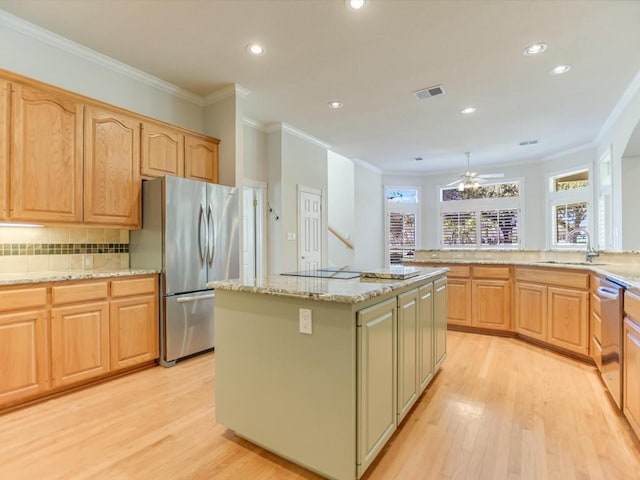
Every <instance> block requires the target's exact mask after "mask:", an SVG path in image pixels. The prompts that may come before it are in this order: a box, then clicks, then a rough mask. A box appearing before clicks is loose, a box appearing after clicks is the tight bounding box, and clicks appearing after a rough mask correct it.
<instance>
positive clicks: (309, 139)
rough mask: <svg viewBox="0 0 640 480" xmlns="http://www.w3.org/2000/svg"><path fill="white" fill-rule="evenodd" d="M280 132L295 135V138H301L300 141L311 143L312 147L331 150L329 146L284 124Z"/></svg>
mask: <svg viewBox="0 0 640 480" xmlns="http://www.w3.org/2000/svg"><path fill="white" fill-rule="evenodd" d="M282 131H283V132H287V133H290V134H291V135H295V136H296V137H298V138H301V139H302V140H306V141H307V142H309V143H313V144H314V145H317V146H318V147H320V148H324V149H325V150H330V149H331V145H329V144H328V143H325V142H323V141H322V140H320V139H318V138H316V137H314V136H312V135H309V134H308V133H306V132H303V131H302V130H298V129H297V128H294V127H292V126H291V125H287V124H286V123H282Z"/></svg>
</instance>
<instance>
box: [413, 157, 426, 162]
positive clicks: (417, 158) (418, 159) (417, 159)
mask: <svg viewBox="0 0 640 480" xmlns="http://www.w3.org/2000/svg"><path fill="white" fill-rule="evenodd" d="M414 160H415V161H416V162H421V161H422V160H424V159H423V158H422V157H414Z"/></svg>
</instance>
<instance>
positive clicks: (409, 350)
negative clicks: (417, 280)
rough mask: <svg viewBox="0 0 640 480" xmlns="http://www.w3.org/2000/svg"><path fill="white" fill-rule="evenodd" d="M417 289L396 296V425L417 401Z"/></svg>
mask: <svg viewBox="0 0 640 480" xmlns="http://www.w3.org/2000/svg"><path fill="white" fill-rule="evenodd" d="M418 324H419V319H418V289H415V290H411V291H409V292H407V293H403V294H401V295H398V425H399V424H400V422H402V420H403V419H404V417H405V415H406V414H407V413H408V412H409V410H410V409H411V407H412V406H413V404H414V403H415V401H416V400H417V399H418V394H419V392H418V361H417V360H418Z"/></svg>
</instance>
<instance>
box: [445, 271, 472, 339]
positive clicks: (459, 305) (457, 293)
mask: <svg viewBox="0 0 640 480" xmlns="http://www.w3.org/2000/svg"><path fill="white" fill-rule="evenodd" d="M448 282H449V287H448V296H449V302H448V303H449V308H448V309H447V322H448V323H449V324H451V325H462V326H466V327H470V326H471V280H470V279H468V278H466V279H465V278H451V277H450V278H449V279H448Z"/></svg>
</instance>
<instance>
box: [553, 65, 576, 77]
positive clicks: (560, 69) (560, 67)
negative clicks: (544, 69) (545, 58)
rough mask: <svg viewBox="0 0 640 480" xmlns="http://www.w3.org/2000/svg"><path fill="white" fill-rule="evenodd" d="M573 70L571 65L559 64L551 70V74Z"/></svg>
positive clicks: (560, 73)
mask: <svg viewBox="0 0 640 480" xmlns="http://www.w3.org/2000/svg"><path fill="white" fill-rule="evenodd" d="M569 70H571V65H558V66H556V67H553V68H552V69H551V70H549V75H562V74H563V73H567V72H568V71H569Z"/></svg>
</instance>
